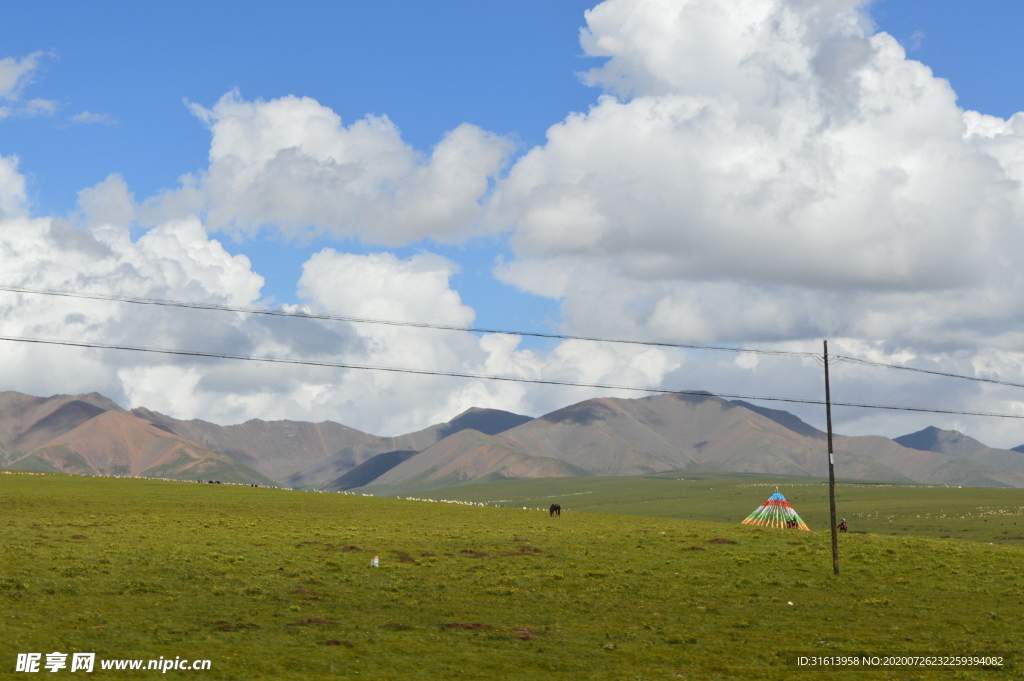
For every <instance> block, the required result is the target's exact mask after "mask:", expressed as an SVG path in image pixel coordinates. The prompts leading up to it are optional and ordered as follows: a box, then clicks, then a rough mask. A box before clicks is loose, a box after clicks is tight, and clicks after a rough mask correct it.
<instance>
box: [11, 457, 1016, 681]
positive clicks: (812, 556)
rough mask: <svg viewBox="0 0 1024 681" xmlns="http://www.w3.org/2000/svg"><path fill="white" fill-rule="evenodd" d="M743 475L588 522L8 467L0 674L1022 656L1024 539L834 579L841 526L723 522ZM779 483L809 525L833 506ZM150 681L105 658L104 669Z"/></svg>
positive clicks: (717, 666) (326, 673) (514, 669)
mask: <svg viewBox="0 0 1024 681" xmlns="http://www.w3.org/2000/svg"><path fill="white" fill-rule="evenodd" d="M590 482H593V479H590ZM660 482H665V483H671V482H680V481H672V480H665V481H660ZM704 482H707V481H706V480H705V481H704ZM733 482H734V483H735V485H736V486H737V488H738V489H741V490H745V491H743V494H745V495H747V496H744V497H743V498H742V499H740V498H739V497H740V492H738V491H737V490H736V489H733V490H732V491H731V492H730V494H732V496H731V497H727V498H728V504H732V505H731V506H729V505H728V504H727V505H726V506H722V507H721V508H712V507H711V506H712V501H713V500H715V499H719V497H720V495H716V494H711V492H715V491H718V490H707V491H708V495H707V496H705V497H702V499H703V501H700V500H699V499H695V501H694V503H695V504H699V505H701V506H702V509H703V510H702V511H701V512H706V513H709V514H711V515H714V514H715V513H721V512H730V513H734V515H733V516H732V518H733V521H732V522H729V523H717V522H708V521H698V520H686V519H679V518H671V517H655V516H653V515H647V516H641V515H612V514H606V513H598V512H588V513H577V512H574V511H573V510H572V509H574V508H577V507H579V508H582V505H579V506H577V502H576V501H575V500H576V499H583V498H584V497H588V498H589V497H590V495H589V494H579V495H577V496H572V497H565V496H563V498H562V499H560V500H559V502H560V503H562V505H563V507H564V508H567V509H570V510H568V512H566V513H564V514H563V516H562V517H561V518H549V517H548V514H547V512H546V511H545V512H540V511H536V510H523V509H522V508H521V507H519V508H489V507H479V506H468V505H456V504H440V503H429V502H420V501H406V500H397V499H386V498H371V497H361V496H351V495H339V494H332V495H328V494H318V493H310V492H292V491H285V490H273V489H262V488H250V487H234V486H225V485H220V486H217V485H199V484H194V483H177V482H163V481H156V480H134V479H104V478H87V477H72V476H63V475H28V474H11V475H7V474H2V473H0V527H3V532H2V534H0V553H2V556H3V562H2V563H0V677H4V678H33V677H31V676H27V675H26V674H19V673H15V672H14V668H15V659H16V655H17V653H21V652H40V653H44V654H45V653H49V652H53V651H61V652H64V653H72V652H95V653H96V654H97V658H98V660H103V659H118V658H121V659H125V658H139V659H147V660H148V659H156V658H158V657H160V656H163V657H164V658H167V659H173V658H174V657H175V656H180V657H182V658H186V659H195V658H204V659H210V660H211V663H212V667H211V669H210V670H209V671H201V672H196V671H175V670H171V671H169V672H167V677H168V678H169V677H174V676H177V675H185V676H192V677H196V678H206V679H245V680H252V679H325V678H339V679H357V678H362V679H407V678H416V679H421V678H423V679H453V678H455V679H457V678H464V679H489V680H494V679H509V680H513V679H527V680H528V679H552V678H567V679H616V680H618V679H674V678H687V679H723V678H727V679H782V678H787V679H788V678H791V677H793V676H796V677H799V678H807V679H812V678H820V677H821V676H822V675H821V674H820V673H817V672H814V671H804V670H801V669H796V668H794V667H789V666H787V653H789V652H814V653H817V654H849V653H854V652H860V651H864V652H877V653H882V652H901V653H919V652H930V653H945V654H953V653H962V652H983V651H999V652H1012V651H1018V652H1019V651H1020V650H1021V649H1022V647H1024V632H1022V627H1021V624H1020V618H1021V613H1022V612H1024V570H1022V568H1024V549H1022V548H1021V547H1017V546H1012V545H1005V544H1003V545H1001V544H992V545H990V544H988V543H982V542H965V541H960V540H957V539H937V538H928V537H911V536H897V537H894V536H888V535H886V536H881V535H857V534H849V535H844V536H842V537H841V538H840V542H841V551H842V555H843V572H842V574H841V575H840V576H838V577H836V576H834V575H832V572H831V557H830V548H829V533H828V532H821V531H819V532H796V531H786V530H775V531H772V530H761V529H756V528H750V527H748V526H744V525H739V524H738V523H737V522H736V520H737V519H738V518H739V517H740V515H739V514H740V513H741V511H739V510H737V511H735V512H733V511H728V510H727V508H736V509H740V508H742V509H743V510H746V511H747V512H749V510H752V508H753V506H752V504H753V505H756V504H757V503H760V501H762V500H763V498H764V497H766V496H767V493H766V492H770V491H774V489H772V490H766V489H765V488H764V487H763V486H762V487H758V488H752V489H750V490H747V489H746V488H741V487H739V486H741V485H745V484H758V483H750V482H743V481H741V480H734V481H733ZM706 486H714V485H706ZM465 489H469V488H465ZM465 489H464V490H463V491H465ZM889 489H890V492H889V494H891V495H896V494H897V493H901V492H900V491H899V490H893V489H892V488H889ZM902 489H903V488H901V490H902ZM915 489H916V488H915ZM577 491H580V492H584V491H587V490H582V489H581V490H577ZM784 492H785V493H787V495H788V496H795V497H796V499H797V500H798V501H797V502H796V503H797V508H798V510H800V512H801V513H805V510H804V506H805V505H806V506H807V507H808V510H807V513H806V514H805V516H806V515H810V512H811V509H810V507H811V506H812V504H811V501H812V497H813V495H814V494H817V492H813V493H812V490H811V488H807V491H806V492H804V491H800V492H797V493H795V494H790V490H784ZM986 492H991V490H986ZM846 493H847V492H846V491H845V490H844V492H843V494H844V495H845V494H846ZM563 494H569V492H566V491H564V490H563ZM573 494H575V492H573ZM595 494H596V493H595ZM608 494H611V492H608ZM805 494H806V499H805V498H804V495H805ZM594 498H596V497H594ZM734 498H735V500H736V501H735V503H733V499H734ZM893 498H894V497H890V501H892V499H893ZM643 502H646V500H641V503H643ZM740 502H742V503H740ZM602 503H605V504H607V505H608V507H609V508H613V507H614V503H613V502H612V501H611V500H610V497H608V498H606V499H605V501H604V502H602ZM661 503H667V502H664V501H663V502H661ZM722 503H725V502H724V501H723V502H722ZM844 503H845V502H844ZM522 505H526V506H530V507H531V508H532V507H534V506H537V505H544V506H546V505H547V504H522ZM742 515H746V513H742ZM850 515H852V513H847V516H848V519H849V516H850ZM809 522H811V523H812V526H815V520H814V519H813V516H812V518H810V519H809ZM821 522H822V521H821V520H818V521H817V525H816V527H817V528H821V529H824V528H823V526H822V524H821ZM855 527H856V524H855ZM716 540H719V541H716ZM721 540H724V541H721ZM374 555H377V556H379V559H380V567H378V568H372V567H370V559H371V557H372V556H374ZM43 673H44V674H46V676H47V678H63V677H64V675H66V674H69V673H70V672H69V671H68V670H67V669H65V670H62V671H61V672H59V673H58V674H55V675H53V676H51V675H50V674H49V672H46V671H45V670H44V672H43ZM76 673H77V672H76ZM1020 673H1021V672H1020V670H1019V669H1018V668H1013V669H1011V670H981V669H974V670H968V669H944V670H923V671H922V670H917V669H908V668H899V669H890V670H872V671H870V672H863V671H849V672H846V671H831V672H829V673H828V674H827V675H825V677H826V678H830V679H846V678H850V679H913V678H921V679H958V678H965V679H967V678H970V679H974V678H976V679H991V678H1017V677H1019V676H1020ZM157 675H161V674H160V672H157V671H140V672H131V671H102V670H100V669H99V662H97V669H96V671H95V672H94V677H95V678H106V677H111V678H119V679H122V678H123V679H130V678H155V677H156V676H157ZM161 676H162V675H161ZM72 678H74V677H72Z"/></svg>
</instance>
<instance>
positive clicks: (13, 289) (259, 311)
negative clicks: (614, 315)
mask: <svg viewBox="0 0 1024 681" xmlns="http://www.w3.org/2000/svg"><path fill="white" fill-rule="evenodd" d="M0 291H8V292H10V293H30V294H34V295H44V296H56V297H61V298H82V299H86V300H108V301H114V302H119V303H130V304H132V305H158V306H162V307H178V308H185V309H190V310H213V311H217V312H237V313H242V314H256V315H266V316H270V317H291V318H298V319H315V320H319V321H332V322H349V323H351V324H380V325H385V326H401V327H407V328H415V329H437V330H441V331H464V332H467V333H500V334H505V335H510V336H528V337H531V338H548V339H553V340H578V341H589V342H595V343H618V344H624V345H646V346H653V347H662V348H679V349H683V350H714V351H718V352H736V353H749V354H756V355H774V356H776V357H809V358H812V359H820V357H819V355H816V354H814V353H813V352H798V351H790V350H761V349H757V348H730V347H726V346H721V345H693V344H687V343H662V342H658V341H640V340H628V339H621V338H599V337H597V336H572V335H569V334H560V333H542V332H539V331H509V330H502V329H489V328H484V327H477V326H456V325H449V324H429V323H427V322H404V321H397V320H392V319H372V318H369V317H347V316H341V315H327V314H315V313H312V312H287V311H285V310H272V309H266V308H259V307H231V306H228V305H217V304H214V303H193V302H186V301H180V300H162V299H157V298H134V297H130V296H114V295H107V294H103V293H85V292H78V291H56V290H49V289H37V288H28V287H23V286H0Z"/></svg>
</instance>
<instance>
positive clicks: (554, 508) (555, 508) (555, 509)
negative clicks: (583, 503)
mask: <svg viewBox="0 0 1024 681" xmlns="http://www.w3.org/2000/svg"><path fill="white" fill-rule="evenodd" d="M548 513H549V514H551V515H557V516H558V517H559V518H561V517H562V507H561V506H559V505H558V504H551V508H549V509H548Z"/></svg>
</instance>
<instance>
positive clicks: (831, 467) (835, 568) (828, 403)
mask: <svg viewBox="0 0 1024 681" xmlns="http://www.w3.org/2000/svg"><path fill="white" fill-rule="evenodd" d="M823 342H824V343H825V423H826V424H827V425H828V508H829V511H830V513H831V516H832V572H833V573H835V574H837V575H838V574H839V535H838V533H837V529H838V528H837V527H836V470H835V461H834V460H833V456H832V395H831V393H830V392H829V388H828V341H823Z"/></svg>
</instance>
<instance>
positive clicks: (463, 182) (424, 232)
mask: <svg viewBox="0 0 1024 681" xmlns="http://www.w3.org/2000/svg"><path fill="white" fill-rule="evenodd" d="M192 110H193V111H194V112H195V113H196V115H197V116H199V117H200V118H201V119H202V120H203V121H204V122H205V123H206V124H207V125H208V126H209V127H210V131H211V132H212V134H213V140H212V143H211V146H210V165H209V168H207V169H206V170H205V171H204V172H202V173H200V174H199V175H197V176H190V177H188V178H186V180H185V182H184V183H183V186H182V187H181V188H179V189H178V190H176V191H173V192H169V193H167V194H165V195H163V196H161V197H159V198H158V199H157V200H155V201H152V202H151V205H150V206H149V214H150V215H152V216H155V217H154V218H153V219H159V217H162V216H166V215H169V214H175V213H178V214H180V213H182V212H195V213H202V214H204V215H205V220H206V222H207V224H208V225H209V227H210V228H211V229H223V230H228V231H233V232H236V233H244V234H254V233H256V232H257V231H258V230H259V229H260V227H261V226H264V225H270V226H275V227H277V228H280V229H281V230H282V231H283V232H284V233H285V234H287V235H290V236H295V235H302V234H310V233H323V232H326V233H329V234H332V235H334V236H337V237H345V236H356V237H359V238H360V239H362V240H364V241H366V242H368V243H379V244H402V243H406V242H410V241H417V240H420V239H424V238H432V239H439V240H451V239H456V238H460V237H462V236H464V235H466V234H467V233H468V232H470V231H471V230H472V229H473V228H474V226H475V224H476V222H477V219H478V215H479V212H480V205H479V202H480V200H481V199H482V198H483V197H484V195H485V194H486V193H487V190H488V186H489V183H490V181H491V179H492V178H494V177H495V176H496V174H497V173H498V172H499V171H500V170H501V168H502V165H503V163H504V160H505V158H506V156H507V155H508V153H509V152H510V143H509V142H508V141H507V140H505V139H503V138H501V137H498V136H496V135H493V134H490V133H487V132H485V131H483V130H481V129H480V128H478V127H476V126H473V125H469V124H462V125H460V126H458V127H457V128H455V129H454V130H452V131H450V132H448V133H447V134H446V135H445V136H444V137H443V138H442V139H441V141H440V142H439V143H438V144H437V145H436V146H435V147H434V149H433V150H432V151H431V153H430V154H429V155H426V154H423V153H421V152H418V151H416V150H415V149H413V148H412V147H410V146H409V145H408V144H407V143H406V142H404V141H403V140H402V137H401V134H400V132H399V130H398V128H397V127H396V126H395V124H394V123H392V122H391V120H390V119H388V118H387V117H386V116H367V117H366V118H363V119H361V120H358V121H356V122H354V123H352V124H351V125H349V126H345V125H343V124H342V121H341V119H340V117H339V116H338V115H337V114H335V113H334V112H333V111H331V110H330V109H328V108H327V107H324V106H322V105H321V104H319V103H318V102H317V101H315V100H313V99H311V98H309V97H293V96H289V97H282V98H280V99H275V100H271V101H260V100H257V101H253V102H249V101H245V100H243V99H241V97H240V96H239V94H238V93H237V92H231V93H228V94H227V95H225V96H224V97H222V98H221V99H220V100H219V101H218V102H217V103H216V104H215V105H214V106H213V107H212V108H209V109H207V108H204V107H201V106H199V105H192Z"/></svg>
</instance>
